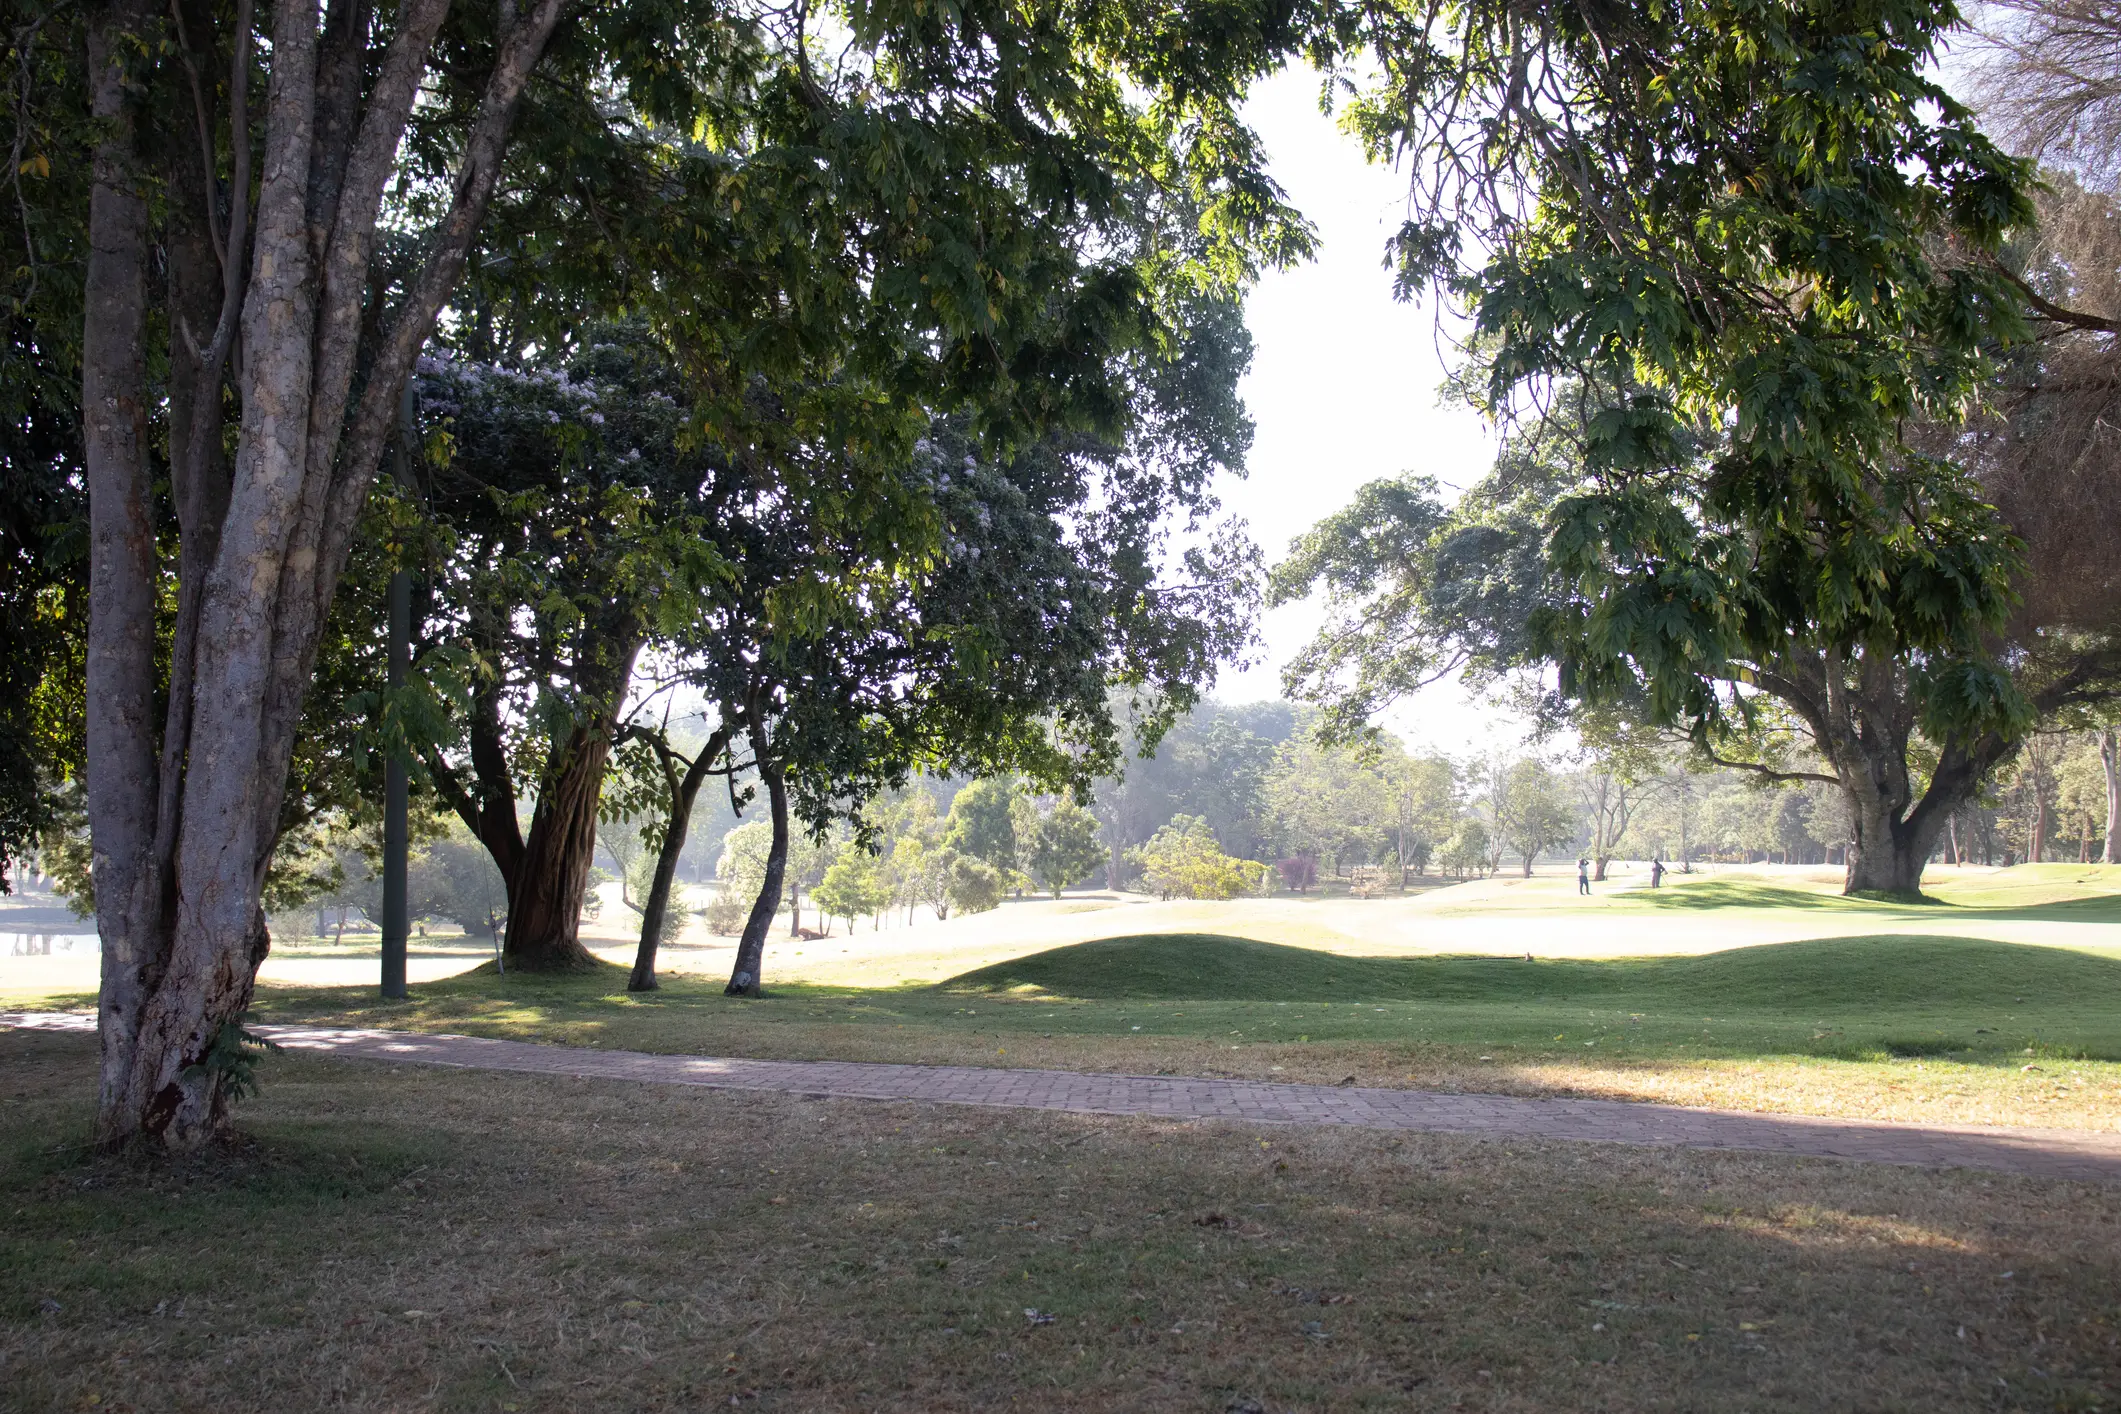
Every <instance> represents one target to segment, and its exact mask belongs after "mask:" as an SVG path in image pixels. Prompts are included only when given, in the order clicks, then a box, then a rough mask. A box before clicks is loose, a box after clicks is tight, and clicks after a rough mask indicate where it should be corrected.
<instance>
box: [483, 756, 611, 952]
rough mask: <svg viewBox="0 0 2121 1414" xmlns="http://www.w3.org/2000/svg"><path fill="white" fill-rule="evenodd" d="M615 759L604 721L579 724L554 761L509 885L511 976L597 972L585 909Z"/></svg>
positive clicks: (508, 950) (507, 947)
mask: <svg viewBox="0 0 2121 1414" xmlns="http://www.w3.org/2000/svg"><path fill="white" fill-rule="evenodd" d="M610 759H611V731H610V728H609V726H608V725H607V724H606V723H604V722H603V721H601V720H599V721H595V722H591V723H588V724H578V725H576V726H575V727H574V728H573V729H572V730H571V731H569V732H568V734H567V738H566V741H565V743H564V744H563V746H562V748H561V749H560V750H559V751H558V752H556V753H555V754H554V766H553V767H552V768H551V769H549V770H548V774H547V775H546V778H545V783H544V786H543V788H542V789H541V790H539V792H538V803H537V808H536V809H535V810H534V811H533V812H532V813H531V817H530V836H529V838H528V839H526V840H525V841H524V842H523V853H522V857H521V859H520V860H519V862H518V863H517V865H516V871H515V874H514V875H513V876H512V877H511V878H510V879H509V880H508V943H507V946H506V948H505V949H504V955H505V956H506V958H507V965H508V970H509V971H511V972H516V971H522V972H590V971H594V970H595V969H596V968H597V967H598V966H599V964H598V962H597V959H596V956H595V954H593V953H591V952H590V951H589V949H588V948H585V947H583V946H582V942H581V936H580V934H581V926H582V901H583V899H584V898H585V897H587V895H588V892H589V870H590V866H591V864H592V862H593V860H594V858H595V855H596V846H597V797H598V796H599V794H600V793H601V792H602V790H603V786H604V767H605V764H606V763H607V762H608V761H609V760H610Z"/></svg>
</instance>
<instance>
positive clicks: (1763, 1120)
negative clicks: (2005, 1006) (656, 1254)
mask: <svg viewBox="0 0 2121 1414" xmlns="http://www.w3.org/2000/svg"><path fill="white" fill-rule="evenodd" d="M0 1026H10V1027H19V1028H29V1029H36V1030H48V1031H90V1030H93V1029H94V1028H95V1018H94V1017H92V1016H86V1015H79V1014H67V1013H58V1012H41V1013H0ZM252 1029H253V1030H254V1031H256V1032H257V1033H258V1034H259V1035H262V1036H267V1037H270V1038H271V1039H272V1040H274V1041H276V1042H278V1043H279V1044H280V1045H282V1046H285V1047H287V1048H288V1049H289V1050H298V1051H315V1052H319V1053H322V1054H326V1055H334V1056H347V1057H353V1058H356V1059H361V1060H381V1061H394V1062H398V1063H401V1064H413V1065H447V1066H461V1067H465V1068H468V1069H474V1070H511V1071H524V1072H529V1073H532V1074H537V1075H568V1076H580V1077H582V1078H585V1079H595V1080H634V1081H644V1082H648V1083H651V1084H661V1085H700V1086H705V1087H707V1088H709V1089H716V1090H768V1091H776V1092H779V1093H782V1094H794V1095H803V1096H806V1097H808V1098H811V1099H848V1100H919V1101H926V1102H929V1103H933V1104H949V1105H992V1106H997V1107H1001V1108H1007V1109H1029V1110H1065V1111H1068V1112H1071V1113H1075V1114H1114V1115H1157V1116H1161V1117H1164V1118H1169V1119H1223V1120H1237V1121H1240V1122H1242V1123H1247V1124H1346V1125H1355V1126H1357V1127H1359V1128H1363V1129H1399V1130H1417V1131H1421V1132H1425V1133H1439V1134H1474V1135H1483V1136H1486V1137H1489V1138H1507V1139H1560V1140H1573V1141H1578V1142H1583V1143H1596V1144H1640V1145H1674V1146H1679V1147H1683V1148H1690V1149H1737V1150H1747V1151H1752V1152H1757V1153H1768V1154H1791V1155H1802V1156H1806V1157H1812V1158H1829V1159H1851V1160H1856V1161H1859V1162H1864V1163H1881V1164H1913V1165H1919V1166H1924V1167H1932V1168H1977V1169H1994V1170H1997V1171H2000V1172H2004V1173H2016V1174H2026V1175H2031V1176H2035V1177H2041V1178H2074V1179H2089V1180H2102V1181H2107V1182H2115V1181H2121V1135H2115V1134H2105V1133H2098V1132H2094V1131H2089V1130H2076V1129H2001V1128H1975V1127H1972V1126H1957V1125H1914V1124H1883V1123H1865V1122H1863V1121H1860V1120H1844V1119H1819V1118H1812V1117H1808V1116H1801V1115H1769V1114H1750V1113H1741V1112H1736V1111H1731V1110H1696V1109H1682V1108H1679V1107H1677V1106H1673V1105H1646V1104H1632V1103H1628V1102H1626V1101H1620V1100H1537V1099H1519V1098H1516V1097H1514V1096H1506V1095H1468V1094H1441V1093H1438V1092H1435V1091H1427V1090H1372V1089H1364V1088H1358V1087H1355V1086H1332V1085H1274V1084H1265V1083H1262V1082H1259V1081H1252V1080H1207V1079H1192V1078H1187V1077H1183V1076H1152V1075H1088V1074H1081V1073H1078V1072H1075V1071H1066V1070H1000V1069H988V1068H985V1067H979V1066H948V1065H879V1064H871V1063H867V1062H859V1061H767V1060H732V1059H725V1058H721V1057H713V1056H665V1055H650V1054H646V1053H644V1052H640V1051H602V1050H591V1049H585V1048H582V1047H575V1046H550V1045H539V1044H536V1043H533V1042H528V1041H496V1040H489V1039H485V1038H482V1037H474V1036H447V1035H424V1034H421V1033H417V1032H410V1031H361V1030H353V1029H349V1028H340V1027H325V1026H256V1027H253V1028H252Z"/></svg>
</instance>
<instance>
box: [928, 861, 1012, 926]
mask: <svg viewBox="0 0 2121 1414" xmlns="http://www.w3.org/2000/svg"><path fill="white" fill-rule="evenodd" d="M944 852H945V853H949V851H948V850H945V851H944ZM939 872H942V873H943V889H944V892H945V893H946V894H947V895H948V896H949V899H950V902H951V903H952V904H953V905H955V906H956V907H957V908H958V909H959V910H960V911H961V912H964V913H985V912H987V911H989V910H990V909H994V908H999V907H1000V906H1001V902H1002V895H1003V894H1005V893H1006V892H1008V887H1009V881H1008V880H1007V879H1006V878H1005V877H1004V876H1003V874H1002V871H1001V870H999V869H997V868H995V867H994V866H993V865H992V864H989V863H988V862H987V861H986V860H984V859H975V858H973V857H972V856H971V855H969V854H953V855H952V857H951V860H950V867H949V869H948V870H947V871H939Z"/></svg>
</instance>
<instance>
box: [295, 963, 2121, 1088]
mask: <svg viewBox="0 0 2121 1414" xmlns="http://www.w3.org/2000/svg"><path fill="white" fill-rule="evenodd" d="M623 986H624V974H623V973H622V972H620V971H619V970H618V969H616V968H612V969H607V970H604V971H601V972H598V973H594V974H590V975H588V976H577V977H537V976H523V975H514V976H509V977H505V978H503V977H496V976H494V975H492V974H491V973H490V972H489V973H485V974H471V975H467V976H464V977H458V978H452V979H449V980H447V981H443V982H436V983H429V984H426V985H423V986H420V987H416V988H415V989H414V996H413V998H412V1000H410V1001H407V1002H398V1003H389V1002H384V1001H382V1000H380V999H379V998H376V997H375V996H374V994H373V993H372V992H370V991H368V990H367V989H365V988H349V987H341V988H292V987H275V988H268V989H262V990H261V991H260V993H259V999H258V1007H257V1015H258V1017H259V1018H260V1019H261V1020H268V1021H296V1020H314V1021H332V1022H338V1023H341V1024H356V1025H409V1026H414V1027H418V1028H422V1029H444V1028H451V1027H454V1028H456V1029H461V1030H467V1031H471V1032H474V1033H477V1034H498V1035H518V1036H522V1035H531V1036H544V1037H546V1038H547V1039H555V1040H563V1041H572V1042H576V1043H582V1044H603V1045H618V1046H628V1047H633V1048H638V1049H646V1050H664V1051H688V1050H713V1049H721V1050H746V1049H755V1047H756V1045H757V1044H761V1043H763V1044H768V1045H770V1044H772V1042H773V1038H774V1033H775V1032H777V1031H779V1030H781V1029H782V1028H785V1027H794V1028H797V1029H814V1028H816V1027H817V1026H820V1025H825V1026H830V1027H831V1028H833V1029H835V1030H837V1031H839V1032H842V1033H844V1034H845V1035H846V1036H847V1037H848V1038H849V1039H850V1040H851V1041H853V1042H854V1049H855V1050H856V1051H857V1052H858V1051H859V1049H860V1037H861V1036H862V1035H863V1034H865V1033H889V1032H893V1031H904V1030H908V1029H914V1030H917V1031H919V1032H921V1033H923V1034H924V1035H929V1036H932V1037H935V1038H938V1039H950V1038H956V1039H961V1040H972V1039H980V1040H983V1041H985V1042H986V1043H988V1044H992V1045H997V1046H999V1047H1001V1048H1006V1047H1007V1046H1008V1043H1009V1039H1010V1038H1011V1037H1021V1038H1038V1039H1047V1040H1050V1039H1054V1038H1056V1037H1080V1038H1089V1039H1096V1038H1114V1039H1127V1038H1135V1037H1173V1038H1199V1039H1207V1040H1216V1041H1219V1042H1222V1043H1226V1044H1230V1045H1258V1044H1273V1043H1287V1042H1321V1043H1322V1042H1361V1043H1384V1044H1398V1045H1406V1046H1413V1047H1422V1048H1430V1047H1439V1046H1440V1047H1448V1048H1457V1049H1467V1048H1479V1049H1481V1050H1484V1051H1488V1052H1491V1053H1493V1052H1496V1051H1507V1052H1509V1053H1511V1055H1512V1057H1513V1058H1516V1059H1524V1058H1528V1057H1539V1056H1567V1057H1573V1058H1576V1059H1581V1058H1582V1052H1583V1051H1584V1050H1585V1049H1597V1050H1599V1051H1600V1052H1601V1054H1605V1055H1623V1056H1627V1057H1630V1058H1635V1059H1686V1058H1700V1057H1725V1058H1728V1057H1756V1056H1816V1057H1839V1058H1875V1057H1882V1056H1888V1055H1911V1054H1922V1055H1947V1054H1949V1055H1956V1056H1960V1057H1962V1058H1965V1059H1967V1060H1969V1061H1983V1060H1985V1061H1988V1062H1991V1063H1999V1062H2003V1061H2013V1062H2016V1061H2021V1060H2022V1059H2023V1058H2024V1057H2025V1056H2026V1055H2027V1053H2028V1048H2030V1053H2031V1054H2033V1055H2036V1056H2050V1057H2062V1058H2077V1059H2088V1060H2121V960H2115V959H2112V958H2108V957H2102V956H2097V955H2093V954H2089V953H2083V952H2077V951H2073V950H2069V949H2061V948H2043V947H2032V946H2023V945H2017V944H2008V943H1992V942H1984V941H1980V940H1970V939H1961V938H1937V937H1919V936H1885V937H1872V938H1836V939H1830V940H1823V941H1817V942H1807V943H1786V944H1777V945H1771V946H1765V947H1751V948H1738V949H1732V950H1730V951H1727V952H1721V953H1711V954H1707V955H1704V956H1695V957H1659V958H1634V959H1618V960H1609V961H1563V960H1542V961H1536V962H1528V961H1525V960H1522V959H1507V958H1485V957H1479V958H1476V957H1425V958H1359V957H1343V956H1336V955H1332V954H1327V953H1320V952H1315V951H1311V950H1308V949H1303V948H1292V947H1283V946H1279V945H1276V944H1271V943H1258V942H1252V941H1249V940H1246V939H1242V938H1226V937H1217V936H1212V935H1202V934H1178V935H1151V936H1146V937H1128V938H1110V939H1105V940H1102V941H1099V942H1093V943H1079V944H1075V945H1073V946H1070V947H1065V948H1056V949H1053V950H1051V951H1049V952H1042V953H1037V954H1033V955H1032V956H1029V957H1024V958H1019V959H1016V960H1014V961H1011V962H1007V963H1001V964H998V965H996V966H993V967H987V968H982V969H980V970H978V971H976V972H971V973H967V974H965V975H964V976H961V977H957V978H954V979H952V980H950V981H948V982H945V983H943V984H941V985H939V986H933V987H905V988H893V989H872V990H856V989H850V988H830V987H807V986H794V987H781V988H776V989H773V991H772V993H771V994H770V995H769V996H768V997H767V998H765V999H764V1000H762V1001H759V1002H741V1001H732V1000H730V999H728V998H725V997H723V996H722V995H721V989H720V987H719V986H718V985H717V984H714V983H710V982H700V981H692V980H688V979H682V978H673V979H669V980H668V981H666V984H665V988H664V990H662V991H660V992H657V993H652V994H649V995H646V996H634V995H629V994H628V993H626V992H625V991H624V990H623ZM872 1039H874V1036H872ZM776 1049H778V1048H776Z"/></svg>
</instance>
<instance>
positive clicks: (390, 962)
mask: <svg viewBox="0 0 2121 1414" xmlns="http://www.w3.org/2000/svg"><path fill="white" fill-rule="evenodd" d="M398 414H399V416H398V424H399V425H398V445H397V450H396V455H395V456H394V457H393V459H392V460H393V470H395V471H396V473H397V477H398V484H399V485H400V486H410V485H411V484H412V475H411V468H410V467H409V466H408V465H407V459H406V453H405V446H406V441H407V439H408V438H410V437H411V436H412V435H413V432H412V380H411V379H410V378H408V379H406V380H405V395H404V397H403V399H402V400H401V401H400V403H399V406H398ZM411 663H412V573H411V571H409V570H405V569H402V568H401V569H399V570H398V571H397V572H396V573H394V574H392V575H391V577H390V678H389V681H390V687H391V690H392V691H393V692H395V691H396V690H397V689H399V688H402V687H404V686H405V674H406V671H407V669H408V668H410V666H411ZM405 797H406V781H405V753H404V751H403V750H393V751H392V752H391V753H390V754H389V755H388V756H386V757H385V758H384V761H383V997H384V1000H386V1001H399V1000H402V999H403V998H404V996H405V942H406V938H407V936H408V935H409V934H410V933H411V932H412V920H411V919H410V918H409V917H408V916H407V911H406V901H405V864H406V859H405V856H406V851H407V849H408V846H409V843H410V842H409V841H408V839H407V838H406V834H407V831H406V820H405V808H406V800H405Z"/></svg>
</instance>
